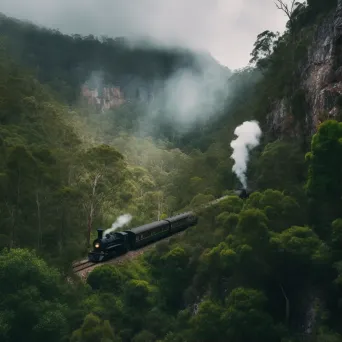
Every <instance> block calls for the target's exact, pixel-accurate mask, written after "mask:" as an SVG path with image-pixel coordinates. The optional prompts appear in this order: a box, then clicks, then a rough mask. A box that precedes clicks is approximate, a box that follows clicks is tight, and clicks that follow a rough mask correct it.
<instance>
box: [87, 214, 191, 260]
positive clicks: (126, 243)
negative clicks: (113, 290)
mask: <svg viewBox="0 0 342 342" xmlns="http://www.w3.org/2000/svg"><path fill="white" fill-rule="evenodd" d="M197 222H198V217H197V216H196V215H195V214H194V213H193V212H187V213H183V214H180V215H177V216H173V217H170V218H166V219H165V220H161V221H156V222H152V223H148V224H145V225H143V226H140V227H136V228H132V229H130V230H126V231H123V232H113V233H109V234H106V235H105V236H103V230H102V229H97V233H98V236H97V239H95V240H94V242H93V251H92V252H90V253H89V254H88V260H89V261H92V262H100V261H104V260H108V259H110V258H113V257H115V256H119V255H122V254H125V253H127V252H128V251H130V250H134V249H137V248H140V247H142V246H145V245H147V244H149V243H151V242H153V241H157V240H160V239H163V238H165V237H167V236H169V235H172V234H174V233H176V232H180V231H181V230H184V229H186V228H188V227H190V226H194V225H196V224H197Z"/></svg>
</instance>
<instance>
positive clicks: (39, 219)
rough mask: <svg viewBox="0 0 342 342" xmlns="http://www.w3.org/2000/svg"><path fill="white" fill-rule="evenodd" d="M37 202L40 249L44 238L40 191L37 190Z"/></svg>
mask: <svg viewBox="0 0 342 342" xmlns="http://www.w3.org/2000/svg"><path fill="white" fill-rule="evenodd" d="M36 204H37V217H38V243H37V250H39V249H40V246H41V240H42V222H41V216H40V201H39V193H38V191H36Z"/></svg>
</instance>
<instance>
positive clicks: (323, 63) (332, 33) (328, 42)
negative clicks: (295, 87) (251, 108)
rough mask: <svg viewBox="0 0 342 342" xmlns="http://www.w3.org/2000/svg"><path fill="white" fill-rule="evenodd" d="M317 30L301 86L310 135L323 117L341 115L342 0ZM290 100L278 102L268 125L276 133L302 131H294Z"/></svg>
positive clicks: (270, 115)
mask: <svg viewBox="0 0 342 342" xmlns="http://www.w3.org/2000/svg"><path fill="white" fill-rule="evenodd" d="M313 30H314V34H313V38H312V41H311V43H310V46H309V48H308V53H307V57H306V59H305V61H303V63H302V65H300V66H299V68H300V73H301V77H300V78H301V82H300V84H299V88H301V89H303V90H304V91H305V94H306V102H307V104H308V111H307V113H306V118H305V123H306V131H307V132H308V133H309V134H313V133H314V132H315V131H316V129H317V126H318V125H319V124H320V123H321V122H322V121H323V120H326V119H330V118H336V116H337V114H338V108H337V106H336V103H337V99H338V97H339V96H340V95H341V94H342V0H339V1H338V5H337V8H336V9H335V10H334V11H333V12H332V13H330V14H329V15H328V16H326V17H325V18H324V19H322V20H321V21H320V23H319V24H317V25H316V26H315V27H314V28H313ZM288 100H289V99H286V98H283V99H281V100H279V101H276V102H275V103H274V105H273V110H272V111H271V112H270V113H269V115H268V118H267V119H268V125H269V127H270V130H271V131H273V132H275V133H276V134H280V135H285V134H287V135H288V134H289V135H292V136H293V135H298V134H299V132H298V131H293V130H291V125H292V124H293V121H294V118H293V115H292V111H291V106H290V104H289V102H290V101H288Z"/></svg>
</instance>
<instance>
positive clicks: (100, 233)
mask: <svg viewBox="0 0 342 342" xmlns="http://www.w3.org/2000/svg"><path fill="white" fill-rule="evenodd" d="M96 230H97V238H98V239H99V240H101V239H102V236H103V229H96Z"/></svg>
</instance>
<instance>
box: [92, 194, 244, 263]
mask: <svg viewBox="0 0 342 342" xmlns="http://www.w3.org/2000/svg"><path fill="white" fill-rule="evenodd" d="M236 194H237V195H238V196H239V197H240V198H242V199H246V198H248V197H249V195H250V192H249V191H247V190H245V189H239V190H238V191H237V192H236ZM226 197H227V196H224V197H221V198H219V199H217V200H215V201H213V202H211V203H209V206H210V205H212V204H215V203H217V202H219V201H221V200H223V199H224V198H226ZM207 206H208V205H207ZM197 222H198V217H197V216H196V215H195V213H194V212H192V211H190V212H187V213H183V214H180V215H177V216H173V217H169V218H166V219H165V220H161V221H155V222H152V223H148V224H145V225H143V226H139V227H136V228H132V229H130V230H125V231H122V232H111V233H109V234H106V235H105V236H103V229H97V234H98V235H97V239H95V240H94V242H93V250H92V251H91V252H89V253H88V260H89V261H91V262H101V261H105V260H108V259H111V258H113V257H116V256H119V255H122V254H125V253H127V252H128V251H130V250H135V249H138V248H140V247H142V246H145V245H147V244H149V243H151V242H154V241H157V240H161V239H163V238H165V237H167V236H170V235H172V234H174V233H177V232H180V231H181V230H184V229H186V228H188V227H191V226H194V225H196V224H197Z"/></svg>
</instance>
